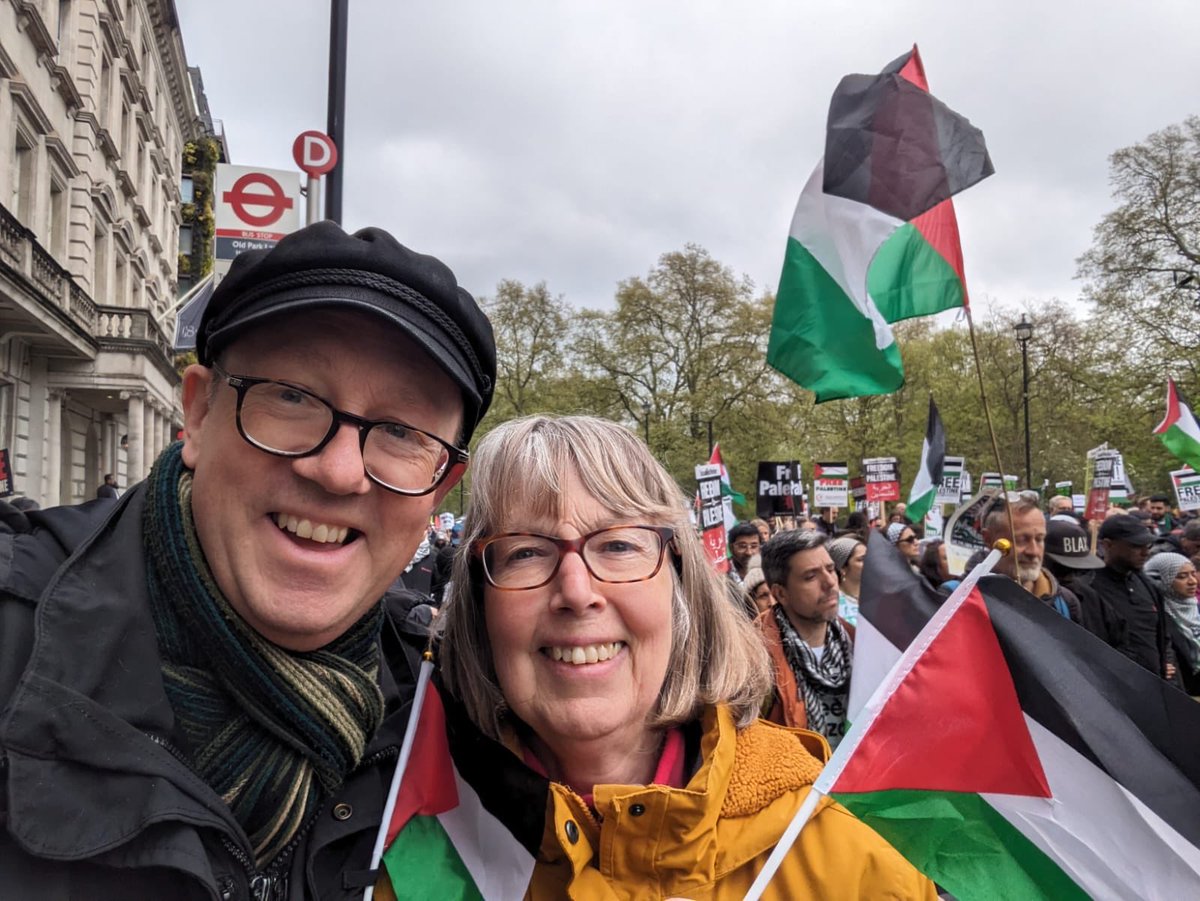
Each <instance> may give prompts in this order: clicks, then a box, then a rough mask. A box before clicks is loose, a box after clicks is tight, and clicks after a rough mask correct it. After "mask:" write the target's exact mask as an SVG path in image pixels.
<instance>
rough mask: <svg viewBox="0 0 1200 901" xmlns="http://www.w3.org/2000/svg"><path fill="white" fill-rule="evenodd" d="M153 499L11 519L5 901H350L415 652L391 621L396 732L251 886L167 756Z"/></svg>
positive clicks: (235, 845)
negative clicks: (149, 511)
mask: <svg viewBox="0 0 1200 901" xmlns="http://www.w3.org/2000/svg"><path fill="white" fill-rule="evenodd" d="M144 495H145V489H144V487H143V486H138V487H137V488H135V489H133V490H131V491H129V492H128V493H127V494H126V495H125V496H124V497H122V498H121V499H120V500H119V501H118V502H117V503H116V504H114V503H113V502H112V501H92V502H90V503H88V504H83V505H80V506H78V507H59V508H55V509H52V510H46V511H39V512H37V513H31V514H28V516H26V517H25V518H24V520H23V521H22V520H21V519H19V518H16V517H7V518H3V517H0V519H3V521H4V522H5V523H6V524H7V530H5V529H2V528H0V532H3V533H2V534H0V711H2V712H0V897H3V898H5V899H9V898H11V899H22V901H23V899H26V898H36V899H39V901H41V899H64V901H65V899H77V898H88V899H118V898H119V899H151V898H154V899H157V898H164V899H166V898H169V899H181V901H184V899H209V901H232V899H247V898H256V899H262V898H270V899H284V898H286V899H339V901H341V899H345V901H350V899H355V901H357V899H359V898H361V897H362V892H363V887H364V886H365V885H366V884H367V883H368V882H372V881H373V876H372V874H370V873H368V872H366V870H367V867H368V866H369V863H370V855H371V848H372V845H373V843H374V839H375V833H376V830H377V827H378V825H379V821H380V819H381V817H382V812H383V806H384V803H385V801H386V797H387V792H388V787H389V785H390V782H391V776H392V771H393V769H394V767H395V763H396V758H397V756H398V749H399V745H400V742H401V740H402V737H403V733H404V727H405V724H406V722H407V717H408V708H409V704H410V702H411V698H412V691H413V687H412V686H413V673H414V672H415V667H416V663H417V658H418V656H419V652H418V651H417V649H416V648H413V647H410V646H409V645H408V643H407V642H406V641H405V640H403V638H402V636H401V634H400V633H399V631H398V630H397V627H396V624H395V623H394V622H393V621H392V620H391V619H390V618H389V619H388V620H387V621H386V622H385V625H384V634H383V638H382V644H383V650H384V664H383V666H382V667H381V675H380V687H381V688H382V690H383V692H384V698H385V700H386V710H385V716H384V721H383V724H382V725H381V727H380V729H379V732H378V733H377V735H376V736H375V738H374V740H373V741H372V742H371V743H370V745H369V746H368V749H367V752H366V756H365V757H364V761H363V763H362V764H361V765H360V766H359V767H358V769H356V770H355V771H354V772H353V773H351V774H350V775H349V776H348V777H347V779H346V782H345V783H344V784H343V785H342V787H341V788H340V789H339V790H338V792H337V793H336V795H335V797H332V798H328V799H326V801H325V803H324V804H323V806H322V808H321V809H320V810H319V811H318V812H317V814H316V815H315V816H314V818H313V819H312V820H311V821H310V823H309V825H308V826H307V828H306V830H305V831H304V832H303V833H302V835H301V836H300V838H299V843H298V844H297V845H296V849H295V852H294V853H293V854H292V856H291V857H290V865H289V866H288V867H286V868H285V870H284V871H283V872H282V873H278V874H270V873H268V874H264V873H259V872H257V871H256V870H255V869H254V866H253V864H252V863H251V862H250V861H252V855H251V854H250V848H249V843H248V841H247V839H246V836H245V833H244V831H243V830H242V828H241V826H240V825H239V824H238V823H237V822H236V821H235V820H234V818H233V816H232V814H231V813H230V811H229V809H228V807H226V805H225V804H224V803H223V802H222V800H221V799H220V798H219V797H218V796H217V795H216V794H215V793H214V792H213V790H212V789H211V788H209V787H208V785H207V784H206V783H204V782H203V781H202V780H201V779H200V778H199V777H198V776H197V775H196V774H195V773H194V772H193V771H192V770H191V769H189V768H188V767H187V766H186V765H184V764H183V763H182V762H180V760H179V758H177V757H176V756H175V755H174V753H173V752H172V751H171V749H170V747H169V745H170V740H169V736H171V734H172V731H173V729H174V716H173V714H172V712H171V708H170V706H169V704H168V703H167V698H166V694H165V692H164V689H163V684H162V676H161V673H160V662H159V654H158V643H157V639H156V637H155V633H154V627H153V622H152V619H151V614H150V609H149V602H148V598H147V592H146V576H145V569H146V563H145V559H144V555H143V550H142V534H141V523H142V509H143V505H144ZM12 530H15V531H12ZM418 644H419V641H418Z"/></svg>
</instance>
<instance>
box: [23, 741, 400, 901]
mask: <svg viewBox="0 0 1200 901" xmlns="http://www.w3.org/2000/svg"><path fill="white" fill-rule="evenodd" d="M144 734H145V735H146V737H147V738H149V739H150V740H151V741H152V742H154V743H155V744H156V745H158V746H159V747H160V748H162V749H163V750H164V751H166V752H167V753H168V754H170V755H171V756H172V757H174V758H175V759H176V760H178V761H179V762H180V763H182V764H184V766H187V767H188V769H189V770H190V771H191V772H193V773H195V770H193V769H192V768H191V767H190V766H189V765H188V764H187V761H186V758H185V757H184V756H183V754H182V753H181V752H180V751H179V749H178V748H176V747H175V746H174V745H172V744H171V743H170V742H169V741H167V740H166V739H165V738H162V737H161V736H158V735H154V734H153V733H150V732H146V733H144ZM399 756H400V748H399V747H398V746H395V745H391V746H389V747H386V748H382V749H381V750H379V751H376V752H375V753H374V754H372V755H371V756H370V757H364V758H363V759H362V760H360V761H359V763H358V766H356V767H355V768H354V772H358V771H359V770H362V769H366V768H367V767H371V766H375V765H376V764H377V763H380V762H382V761H384V760H387V759H388V758H389V757H399ZM7 763H8V759H7V757H0V766H3V765H6V764H7ZM324 808H325V804H324V802H322V803H321V805H320V806H318V807H317V809H316V810H314V811H313V812H312V814H311V815H310V816H309V817H308V820H307V821H306V822H305V823H304V825H302V826H301V827H300V829H299V830H298V831H297V832H296V834H295V835H293V836H292V838H291V840H290V841H289V842H288V843H287V844H286V845H284V847H283V848H282V849H281V850H280V851H279V853H278V854H277V855H275V859H274V860H273V861H272V862H271V865H270V866H269V867H267V869H266V870H259V869H258V866H257V865H256V864H255V862H254V860H253V859H251V857H250V855H248V854H247V853H246V852H245V851H244V850H242V848H241V847H240V846H239V845H238V844H237V843H236V842H234V841H233V840H232V839H231V838H230V837H229V835H228V834H226V833H222V835H221V844H222V845H224V846H225V850H226V851H228V852H229V854H230V856H232V857H233V858H234V860H236V861H237V862H238V864H240V865H241V867H242V869H243V870H244V871H245V873H246V879H247V882H248V883H249V886H250V897H251V898H253V899H254V901H276V899H282V898H284V897H285V896H286V894H287V884H288V877H287V873H280V872H279V871H280V870H281V869H283V865H284V864H290V862H291V858H292V854H293V853H294V852H295V850H296V847H297V845H299V844H300V842H301V841H303V840H304V837H305V836H306V835H308V833H309V832H310V831H311V830H312V827H313V825H314V824H315V823H316V821H317V817H318V816H319V815H320V813H321V811H322V810H324Z"/></svg>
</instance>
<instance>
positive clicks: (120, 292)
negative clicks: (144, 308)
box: [112, 250, 129, 307]
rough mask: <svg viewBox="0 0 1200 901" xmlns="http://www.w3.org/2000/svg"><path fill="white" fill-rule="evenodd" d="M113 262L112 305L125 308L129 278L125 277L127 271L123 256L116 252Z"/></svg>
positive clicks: (127, 301) (127, 298) (127, 300)
mask: <svg viewBox="0 0 1200 901" xmlns="http://www.w3.org/2000/svg"><path fill="white" fill-rule="evenodd" d="M114 262H115V264H116V265H115V267H114V275H113V282H114V284H113V293H112V303H113V304H114V305H115V306H118V307H127V306H129V278H128V275H127V273H128V269H127V267H126V265H125V254H123V253H121V252H120V251H119V250H118V251H117V258H116V260H115V261H114Z"/></svg>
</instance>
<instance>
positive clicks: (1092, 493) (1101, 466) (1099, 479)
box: [1083, 450, 1117, 519]
mask: <svg viewBox="0 0 1200 901" xmlns="http://www.w3.org/2000/svg"><path fill="white" fill-rule="evenodd" d="M1088 455H1089V457H1091V459H1090V461H1089V466H1088V491H1087V507H1086V508H1085V509H1084V511H1083V516H1084V518H1085V519H1104V514H1105V513H1107V512H1108V496H1109V492H1111V491H1112V477H1113V469H1114V468H1115V467H1116V463H1117V452H1116V451H1112V450H1100V451H1098V452H1097V453H1096V454H1095V456H1092V452H1091V451H1088Z"/></svg>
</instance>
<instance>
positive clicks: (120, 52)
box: [0, 0, 204, 506]
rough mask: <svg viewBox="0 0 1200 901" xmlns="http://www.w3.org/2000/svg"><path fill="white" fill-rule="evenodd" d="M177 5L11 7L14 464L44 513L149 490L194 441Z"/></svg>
mask: <svg viewBox="0 0 1200 901" xmlns="http://www.w3.org/2000/svg"><path fill="white" fill-rule="evenodd" d="M203 129H204V123H203V121H202V119H201V117H200V116H199V115H198V105H197V101H196V98H195V95H194V92H193V89H192V80H191V78H190V77H189V73H188V67H187V61H186V59H185V56H184V51H183V44H182V41H181V38H180V34H179V23H178V19H177V17H176V12H175V6H174V2H173V0H0V447H5V448H8V452H9V462H10V468H11V469H12V472H13V475H14V479H15V488H16V493H17V494H20V495H26V496H28V497H31V498H33V499H34V500H36V501H38V502H39V503H40V504H42V505H43V506H50V505H54V504H60V503H74V502H78V501H81V500H87V499H89V498H92V497H94V496H95V492H96V488H97V486H98V485H99V484H100V482H101V481H102V479H103V475H104V474H105V473H109V472H111V473H114V474H115V475H116V477H117V482H118V484H119V485H120V486H121V487H122V488H125V487H127V486H129V485H130V484H132V483H134V482H137V481H138V480H140V479H141V478H143V477H144V476H145V474H146V472H147V471H148V470H149V467H150V465H151V463H152V462H153V461H154V458H155V457H156V456H157V454H158V453H159V451H161V450H162V449H163V448H164V447H165V446H166V445H167V444H168V443H169V442H170V441H171V440H172V439H173V437H174V435H175V434H176V432H177V430H178V428H179V427H180V424H181V417H182V414H181V410H180V406H179V397H178V395H179V377H178V375H177V373H176V372H175V369H174V365H173V355H172V351H171V335H172V329H173V312H172V310H173V305H174V301H175V297H176V285H177V273H176V266H177V263H178V258H179V222H180V219H179V210H180V205H181V199H180V188H179V185H180V165H181V154H182V149H183V147H184V144H185V143H186V142H187V141H189V140H191V139H193V138H194V137H196V136H197V135H198V134H200V133H202V131H203Z"/></svg>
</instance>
